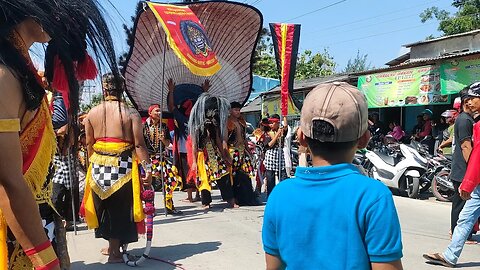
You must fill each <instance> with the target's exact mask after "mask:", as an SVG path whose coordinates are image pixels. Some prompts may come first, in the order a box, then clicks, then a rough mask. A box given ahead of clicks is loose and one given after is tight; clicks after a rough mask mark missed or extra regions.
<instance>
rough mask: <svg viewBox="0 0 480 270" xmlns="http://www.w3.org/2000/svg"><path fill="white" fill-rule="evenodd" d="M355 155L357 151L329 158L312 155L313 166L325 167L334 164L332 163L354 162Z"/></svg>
mask: <svg viewBox="0 0 480 270" xmlns="http://www.w3.org/2000/svg"><path fill="white" fill-rule="evenodd" d="M354 155H355V151H353V152H352V153H351V154H346V155H345V156H341V157H332V158H329V159H325V158H323V157H320V156H313V155H312V166H313V167H325V166H332V165H336V164H342V163H352V161H353V157H354Z"/></svg>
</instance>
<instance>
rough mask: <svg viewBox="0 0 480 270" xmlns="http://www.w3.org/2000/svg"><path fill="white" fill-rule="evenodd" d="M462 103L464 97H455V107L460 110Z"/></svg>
mask: <svg viewBox="0 0 480 270" xmlns="http://www.w3.org/2000/svg"><path fill="white" fill-rule="evenodd" d="M461 105H462V99H461V98H460V97H457V98H455V101H453V108H454V109H455V110H460V107H461Z"/></svg>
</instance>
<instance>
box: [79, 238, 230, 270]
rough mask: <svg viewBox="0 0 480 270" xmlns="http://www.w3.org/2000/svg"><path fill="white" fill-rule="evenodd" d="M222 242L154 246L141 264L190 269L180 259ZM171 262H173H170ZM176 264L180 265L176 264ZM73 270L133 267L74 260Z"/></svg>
mask: <svg viewBox="0 0 480 270" xmlns="http://www.w3.org/2000/svg"><path fill="white" fill-rule="evenodd" d="M221 244H222V243H221V242H218V241H215V242H202V243H196V244H192V243H188V244H179V245H171V246H166V247H152V248H151V250H150V254H149V257H150V259H147V260H146V261H145V262H143V264H141V267H142V269H156V270H177V269H182V268H180V267H185V268H186V269H188V265H181V264H178V261H180V260H183V259H186V258H189V257H192V256H196V255H200V254H203V253H207V252H212V251H215V250H218V249H219V248H220V245H221ZM144 251H145V250H144V249H133V250H129V251H128V253H129V254H131V255H135V256H141V255H142V253H143V252H144ZM105 258H106V257H105ZM170 263H171V264H170ZM175 264H177V265H179V266H180V267H178V266H175ZM71 269H72V270H77V269H78V270H80V269H105V270H110V269H112V270H113V269H115V270H119V269H131V267H129V266H127V265H125V264H104V263H100V262H98V263H92V264H85V263H84V262H74V263H73V264H72V265H71Z"/></svg>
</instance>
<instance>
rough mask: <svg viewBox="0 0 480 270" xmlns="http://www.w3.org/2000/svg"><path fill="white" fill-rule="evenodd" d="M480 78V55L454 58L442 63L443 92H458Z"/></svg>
mask: <svg viewBox="0 0 480 270" xmlns="http://www.w3.org/2000/svg"><path fill="white" fill-rule="evenodd" d="M479 80H480V57H479V56H476V57H472V58H463V59H453V60H451V61H447V62H444V63H442V64H441V65H440V83H441V85H442V94H444V95H447V94H456V93H458V92H460V91H461V90H462V89H463V88H465V87H466V86H468V85H470V84H472V83H474V82H477V81H479Z"/></svg>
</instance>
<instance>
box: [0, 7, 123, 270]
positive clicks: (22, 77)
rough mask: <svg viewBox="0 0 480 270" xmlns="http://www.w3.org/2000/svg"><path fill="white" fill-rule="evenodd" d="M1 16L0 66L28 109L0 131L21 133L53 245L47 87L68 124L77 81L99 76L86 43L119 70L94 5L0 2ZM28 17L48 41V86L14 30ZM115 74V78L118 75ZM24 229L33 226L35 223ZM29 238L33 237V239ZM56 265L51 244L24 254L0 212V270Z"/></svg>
mask: <svg viewBox="0 0 480 270" xmlns="http://www.w3.org/2000/svg"><path fill="white" fill-rule="evenodd" d="M0 14H2V16H0V64H1V65H3V66H6V67H7V68H8V70H10V71H11V73H12V74H13V75H14V76H15V78H16V80H17V81H18V85H20V86H21V88H22V90H23V104H22V106H24V108H25V109H26V111H25V113H24V114H23V115H22V116H20V119H0V132H1V133H18V134H19V141H20V145H21V153H22V159H23V168H22V172H23V177H24V180H25V182H26V183H27V186H28V187H29V189H30V191H31V192H32V195H33V196H34V198H35V199H36V201H37V203H38V205H39V209H40V215H41V217H42V222H43V224H44V227H45V231H46V233H47V235H48V237H49V239H50V240H52V239H53V238H54V229H53V228H54V222H53V214H54V211H53V210H52V207H51V205H52V203H51V200H50V197H51V182H50V180H49V179H51V170H50V168H51V161H52V158H53V155H54V152H55V134H54V132H53V127H52V122H51V121H52V120H51V117H50V111H49V107H48V102H47V100H46V98H45V89H46V83H48V84H49V86H50V87H52V88H55V89H57V90H58V91H60V92H61V93H62V94H63V96H64V98H65V100H66V103H67V108H68V109H69V114H70V117H71V118H70V119H71V120H72V121H75V119H76V118H75V117H76V114H77V111H78V104H79V98H78V94H79V85H78V81H77V80H88V79H93V78H95V77H96V74H97V69H96V66H95V64H94V62H93V59H92V57H90V56H89V55H88V53H87V50H86V44H92V45H93V48H94V50H93V52H94V53H95V55H96V58H102V59H105V60H106V61H105V64H107V65H108V67H109V68H110V69H111V70H117V64H116V58H115V53H114V49H113V42H112V40H111V37H110V33H109V31H108V26H107V24H106V22H105V20H104V19H103V17H102V15H101V12H100V10H99V8H98V6H97V2H96V1H95V0H82V1H70V0H55V1H53V0H45V1H38V0H9V1H0ZM32 18H33V19H34V20H35V22H36V24H37V25H38V34H39V35H38V36H42V35H43V38H44V39H45V40H47V37H50V38H51V40H50V42H49V44H48V46H47V49H46V55H45V77H46V80H45V81H46V83H45V82H44V81H43V80H42V78H40V77H39V76H38V73H37V70H36V69H35V68H34V65H33V63H32V61H31V59H30V56H29V53H28V50H29V48H27V44H25V41H24V39H23V38H22V36H21V34H20V33H19V31H18V29H17V26H18V25H20V24H21V23H24V22H26V23H30V22H28V21H27V20H30V19H32ZM40 31H41V32H42V34H40ZM22 34H24V35H27V34H25V33H22ZM87 39H88V41H87ZM35 41H40V40H35ZM114 72H115V74H116V76H117V77H118V75H119V74H118V71H114ZM5 155H7V153H5ZM12 170H14V168H12ZM9 195H10V196H12V195H13V196H14V195H15V194H9ZM32 210H33V209H27V211H32ZM11 211H13V214H14V215H16V214H17V211H18V212H19V213H20V211H19V210H18V209H16V208H12V209H11ZM19 216H20V215H19ZM22 226H24V227H28V226H32V227H34V226H36V224H22ZM27 237H29V238H31V235H27ZM7 242H8V247H7ZM53 243H54V242H53ZM58 264H59V260H58V259H57V256H56V254H55V252H54V250H53V249H52V244H51V243H50V241H47V242H45V243H42V244H39V245H38V246H35V247H33V248H29V249H26V250H22V248H21V247H20V244H19V243H18V242H17V240H15V238H14V236H13V234H12V233H10V232H9V230H7V223H6V220H5V218H4V217H3V215H2V214H1V213H0V269H2V270H3V269H22V270H23V269H33V268H36V269H46V270H47V269H52V268H55V267H58Z"/></svg>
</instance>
